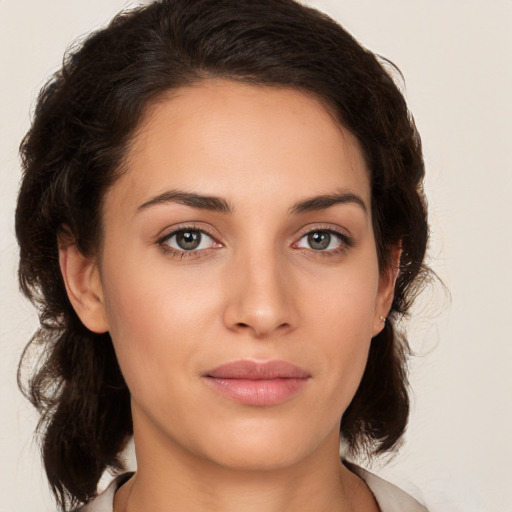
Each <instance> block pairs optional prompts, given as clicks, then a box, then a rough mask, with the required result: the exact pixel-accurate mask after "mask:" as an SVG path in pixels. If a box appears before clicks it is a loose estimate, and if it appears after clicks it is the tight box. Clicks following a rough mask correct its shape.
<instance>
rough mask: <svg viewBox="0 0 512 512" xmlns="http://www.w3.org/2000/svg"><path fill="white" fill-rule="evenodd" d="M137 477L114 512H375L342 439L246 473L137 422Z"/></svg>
mask: <svg viewBox="0 0 512 512" xmlns="http://www.w3.org/2000/svg"><path fill="white" fill-rule="evenodd" d="M134 431H135V432H134V435H135V446H136V453H137V466H138V469H137V473H136V474H135V475H134V476H133V477H132V478H131V479H130V480H129V481H128V482H127V483H126V484H125V485H124V486H123V487H121V489H120V490H119V491H118V493H117V494H116V496H115V501H114V512H138V511H140V510H151V511H152V512H174V511H182V510H187V512H206V511H208V512H217V511H218V512H220V511H222V512H235V511H236V512H239V511H240V510H243V511H244V512H253V511H254V512H256V511H258V512H260V511H261V510H265V511H266V512H288V511H290V512H291V511H293V512H313V511H314V512H321V511H325V512H327V511H329V512H336V511H337V512H342V511H343V512H353V511H356V510H357V511H358V512H363V511H364V512H366V511H368V512H374V511H377V510H378V508H377V506H376V504H375V501H374V498H373V496H372V495H371V492H370V491H369V490H368V488H367V487H366V485H365V484H364V483H363V482H362V481H361V480H360V479H359V478H358V477H356V476H355V475H354V474H353V473H351V472H350V471H349V470H348V469H347V468H345V467H344V466H343V465H342V464H341V463H340V460H339V457H338V434H337V432H336V433H333V435H331V436H330V438H329V439H328V440H327V441H326V443H324V445H322V446H320V447H319V449H318V450H316V451H315V452H314V453H311V454H309V455H308V456H307V457H304V458H302V459H301V460H299V461H297V462H295V463H294V464H290V465H286V466H283V467H272V468H264V469H262V468H248V467H246V468H240V467H229V466H226V465H220V464H217V463H215V462H213V461H211V460H207V459H205V458H199V457H196V456H195V455H194V454H191V453H190V452H189V451H188V450H185V449H183V448H182V447H180V446H179V445H177V444H176V443H173V442H172V441H170V440H166V442H164V443H162V442H161V441H162V440H161V439H160V440H159V439H158V437H159V436H158V434H157V433H155V432H153V433H151V432H147V431H145V432H144V431H143V430H138V429H137V428H136V422H134Z"/></svg>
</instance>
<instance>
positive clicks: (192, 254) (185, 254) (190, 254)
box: [156, 225, 222, 260]
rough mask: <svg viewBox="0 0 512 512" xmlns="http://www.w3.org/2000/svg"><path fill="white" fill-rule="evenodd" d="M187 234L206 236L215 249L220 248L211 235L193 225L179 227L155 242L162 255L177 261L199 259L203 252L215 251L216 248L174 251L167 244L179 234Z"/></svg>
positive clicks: (174, 249)
mask: <svg viewBox="0 0 512 512" xmlns="http://www.w3.org/2000/svg"><path fill="white" fill-rule="evenodd" d="M187 232H191V233H200V234H201V236H203V235H206V236H207V237H209V238H211V239H212V241H213V243H214V244H215V245H217V247H221V246H222V244H221V243H220V242H218V241H217V240H216V238H215V237H214V236H213V235H212V234H211V233H208V231H206V230H205V229H204V228H202V227H201V228H200V227H198V226H194V225H188V226H187V225H186V226H180V227H179V228H177V229H173V230H172V231H170V232H169V233H167V234H165V235H164V236H162V237H160V238H159V239H158V240H157V242H156V243H157V245H158V246H159V247H160V248H161V249H162V251H163V252H164V254H168V255H170V256H171V257H173V258H177V259H181V260H183V259H191V258H200V257H201V256H203V255H204V254H205V251H208V252H209V251H210V250H211V249H216V248H217V247H215V246H214V247H207V248H205V249H199V250H197V249H196V250H189V251H187V250H185V249H182V250H180V249H176V248H174V247H171V246H170V245H169V244H168V243H167V242H168V241H169V240H170V239H171V238H172V237H174V236H176V235H178V234H180V233H187Z"/></svg>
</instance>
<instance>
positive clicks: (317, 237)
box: [297, 230, 344, 251]
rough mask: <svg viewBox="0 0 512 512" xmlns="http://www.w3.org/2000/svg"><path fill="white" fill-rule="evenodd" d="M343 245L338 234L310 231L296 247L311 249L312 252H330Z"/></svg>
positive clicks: (325, 231)
mask: <svg viewBox="0 0 512 512" xmlns="http://www.w3.org/2000/svg"><path fill="white" fill-rule="evenodd" d="M343 243H344V240H343V237H342V236H341V235H340V234H339V233H335V232H334V231H327V230H318V231H311V232H310V233H307V234H305V235H304V236H303V237H302V238H301V239H300V240H299V241H298V243H297V247H300V248H304V249H313V250H314V251H331V250H335V249H339V248H340V247H341V246H342V245H343Z"/></svg>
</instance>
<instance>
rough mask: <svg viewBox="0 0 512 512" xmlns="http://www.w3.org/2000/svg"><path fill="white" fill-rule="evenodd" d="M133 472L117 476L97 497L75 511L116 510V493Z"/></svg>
mask: <svg viewBox="0 0 512 512" xmlns="http://www.w3.org/2000/svg"><path fill="white" fill-rule="evenodd" d="M132 475H133V473H124V474H122V475H119V476H118V477H117V478H115V479H114V480H113V481H112V483H111V484H110V485H109V486H108V487H107V488H106V489H105V491H103V492H102V493H101V494H99V495H98V496H97V497H96V498H94V499H93V500H92V501H91V502H89V503H88V504H87V505H84V506H83V507H80V508H79V509H77V510H75V511H74V512H113V510H114V494H115V493H116V491H117V489H119V487H121V485H123V484H124V483H125V482H126V481H127V480H128V479H129V478H130V477H131V476H132Z"/></svg>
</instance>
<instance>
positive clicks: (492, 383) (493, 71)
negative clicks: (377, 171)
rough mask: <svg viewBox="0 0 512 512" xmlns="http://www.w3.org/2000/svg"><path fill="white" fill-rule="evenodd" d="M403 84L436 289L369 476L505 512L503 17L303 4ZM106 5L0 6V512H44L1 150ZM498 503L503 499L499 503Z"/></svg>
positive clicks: (508, 476) (30, 2)
mask: <svg viewBox="0 0 512 512" xmlns="http://www.w3.org/2000/svg"><path fill="white" fill-rule="evenodd" d="M309 3H311V4H312V5H314V6H317V7H319V8H321V9H322V10H325V11H326V12H328V13H329V14H331V15H332V16H334V17H335V18H337V19H338V20H339V21H341V22H342V24H344V26H345V27H346V28H347V29H349V30H350V31H351V32H352V33H353V34H354V35H355V36H356V37H357V38H358V39H359V40H360V41H362V42H363V43H364V44H365V45H366V46H368V47H369V48H370V49H371V50H373V51H375V52H377V53H380V54H382V55H384V56H386V57H389V58H390V59H391V60H392V61H394V62H395V63H396V64H397V65H398V66H399V67H400V69H401V70H402V72H403V73H404V75H405V80H406V86H405V93H406V96H407V98H408V102H409V105H410V107H411V109H412V111H413V113H414V115H415V118H416V122H417V124H418V127H419V130H420V132H421V134H422V137H423V141H424V146H425V157H426V163H427V168H428V179H427V183H426V185H427V194H428V198H429V207H430V215H431V223H432V241H431V248H430V255H431V256H430V257H431V260H430V261H431V265H432V267H433V268H434V269H435V270H436V272H437V273H438V274H439V275H440V277H441V278H442V279H443V281H444V282H445V284H446V285H447V287H448V289H449V290H450V293H451V301H450V300H449V298H448V297H447V295H446V293H445V292H444V291H443V289H442V288H441V287H440V286H436V287H434V289H433V290H431V291H429V292H427V293H426V294H425V296H424V297H423V300H422V302H421V304H419V305H418V307H417V308H416V317H415V319H414V320H413V322H412V323H411V342H412V346H413V349H414V350H415V351H416V352H417V353H418V354H419V356H418V357H417V358H415V360H414V361H413V364H412V367H411V381H412V386H413V389H414V409H413V413H412V416H411V421H410V428H409V431H408V434H407V436H406V443H405V445H404V447H403V449H402V451H401V453H400V454H399V455H398V456H397V457H396V458H395V459H393V460H392V461H391V462H390V463H389V464H388V465H387V467H380V466H376V467H375V470H376V471H377V472H379V473H381V474H383V475H384V476H385V477H387V478H389V479H390V480H392V481H394V482H396V483H398V484H400V485H402V486H403V487H404V488H406V489H407V490H409V491H410V492H412V493H413V494H415V495H416V496H417V497H419V498H420V499H422V500H423V501H424V503H425V504H427V505H428V506H429V508H430V510H431V511H432V512H458V511H460V512H462V511H464V512H511V511H512V499H510V498H507V494H510V483H511V482H512V471H511V469H510V460H512V442H511V440H510V432H512V412H511V408H512V407H511V401H512V398H511V397H512V371H511V370H512V364H511V363H512V348H511V347H512V341H511V336H510V334H509V333H510V322H511V317H512V300H511V293H512V275H511V274H512V272H511V262H512V235H511V231H512V230H511V225H510V224H511V222H510V220H511V218H512V200H511V195H512V194H511V193H512V186H511V185H512V179H511V165H510V160H511V159H510V150H511V146H512V127H511V123H512V121H511V120H512V101H511V99H510V95H511V94H512V65H511V57H512V37H511V28H512V1H511V0H490V1H484V0H386V1H384V0H366V1H364V0H363V1H361V0H359V1H358V0H316V1H311V2H309ZM129 5H135V3H134V2H132V3H131V4H130V3H128V2H124V1H122V0H88V1H87V2H84V1H80V0H0V169H1V172H0V244H1V245H0V273H1V275H0V282H1V294H0V343H1V358H0V399H1V404H2V409H3V412H2V416H1V429H0V512H29V511H30V512H33V511H38V512H49V511H53V510H54V506H53V504H52V500H51V499H50V497H49V494H48V491H47V489H46V482H45V479H44V477H43V472H42V469H41V465H40V462H39V458H38V448H37V445H36V443H35V442H34V440H33V435H32V430H33V428H34V426H35V421H36V417H35V415H34V414H33V412H32V410H31V407H30V406H29V405H28V404H27V403H25V401H24V400H23V399H22V398H21V396H20V394H19V392H18V390H17V387H16V383H15V376H16V366H17V361H18V358H19V355H20V353H21V350H22V347H23V346H24V344H25V342H26V341H27V340H28V338H29V337H30V335H31V333H32V332H33V330H34V328H35V326H36V318H35V315H34V312H33V309H32V307H31V306H30V305H29V304H28V303H27V302H26V301H25V300H24V299H22V298H21V297H20V295H19V293H18V290H17V282H16V279H15V273H16V258H17V249H16V243H15V240H14V236H13V211H14V204H15V196H16V191H17V187H18V180H19V163H18V158H17V146H18V144H19V142H20V140H21V138H22V136H23V134H24V133H25V131H26V130H27V128H28V126H29V118H30V117H29V111H30V108H31V106H33V105H34V100H35V97H36V95H37V92H38V90H39V88H40V86H41V85H42V84H43V82H44V78H45V77H46V76H48V74H49V73H50V72H52V71H54V70H56V69H57V67H58V66H59V63H60V61H61V58H62V54H63V51H64V49H65V48H66V47H67V45H68V44H69V43H70V42H71V41H73V40H74V39H75V38H76V37H77V36H80V35H82V34H85V33H87V32H88V31H89V30H91V29H92V28H93V27H97V26H101V25H102V24H104V23H105V22H106V21H107V20H108V19H109V18H110V17H111V16H112V15H113V14H114V13H115V12H117V11H118V10H120V9H121V8H123V7H126V6H129ZM507 490H508V492H507Z"/></svg>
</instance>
